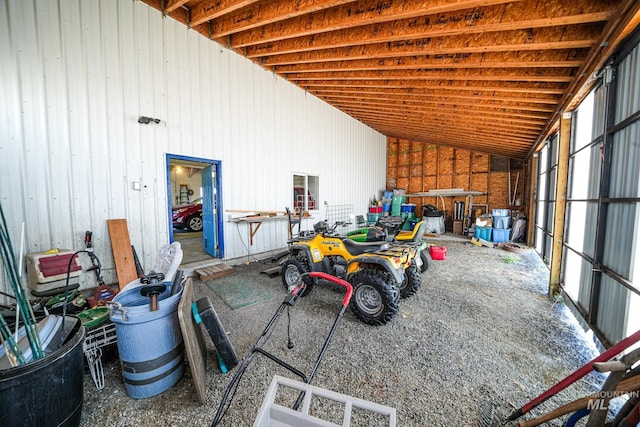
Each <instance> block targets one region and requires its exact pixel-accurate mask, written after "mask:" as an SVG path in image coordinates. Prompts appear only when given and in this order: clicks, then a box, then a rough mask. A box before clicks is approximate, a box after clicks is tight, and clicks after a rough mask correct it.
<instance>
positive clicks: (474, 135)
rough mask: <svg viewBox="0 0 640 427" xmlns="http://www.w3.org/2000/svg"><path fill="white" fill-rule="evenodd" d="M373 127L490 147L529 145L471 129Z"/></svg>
mask: <svg viewBox="0 0 640 427" xmlns="http://www.w3.org/2000/svg"><path fill="white" fill-rule="evenodd" d="M373 123H374V126H375V127H376V128H382V127H384V128H387V129H394V131H393V133H396V134H397V133H398V132H399V131H402V132H408V133H413V134H421V135H424V134H425V133H429V134H431V135H437V137H438V138H441V137H447V138H453V137H455V138H458V139H468V140H470V141H476V142H478V143H480V142H482V143H484V144H485V145H488V144H491V145H509V146H510V147H511V148H519V149H523V150H525V149H526V147H527V146H528V145H530V144H531V140H530V139H529V140H522V139H517V138H515V139H514V138H509V137H508V136H502V135H494V134H493V133H492V132H491V131H490V130H488V131H483V132H479V131H474V130H472V129H469V130H455V131H451V129H448V130H449V131H450V132H449V131H445V132H443V131H442V129H437V128H429V127H426V128H425V127H424V126H420V125H419V124H418V125H415V124H411V123H409V124H404V125H401V126H398V122H397V121H396V122H393V123H392V124H388V123H386V122H375V121H374V122H373Z"/></svg>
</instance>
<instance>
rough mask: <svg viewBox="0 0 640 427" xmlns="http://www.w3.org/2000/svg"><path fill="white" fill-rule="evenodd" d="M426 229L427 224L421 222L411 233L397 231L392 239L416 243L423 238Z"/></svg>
mask: <svg viewBox="0 0 640 427" xmlns="http://www.w3.org/2000/svg"><path fill="white" fill-rule="evenodd" d="M426 228H427V222H426V221H424V220H423V221H420V222H418V223H417V224H416V225H415V227H413V230H411V231H399V232H398V234H396V235H395V237H394V238H395V240H397V241H399V242H417V241H419V240H420V239H422V237H423V236H424V231H425V229H426Z"/></svg>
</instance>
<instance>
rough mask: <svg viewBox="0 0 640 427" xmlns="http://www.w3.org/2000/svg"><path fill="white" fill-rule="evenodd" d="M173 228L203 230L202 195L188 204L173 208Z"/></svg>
mask: <svg viewBox="0 0 640 427" xmlns="http://www.w3.org/2000/svg"><path fill="white" fill-rule="evenodd" d="M171 217H172V221H173V228H186V229H187V230H189V231H202V197H199V198H197V199H195V200H194V201H193V203H190V204H188V205H178V206H174V207H172V208H171Z"/></svg>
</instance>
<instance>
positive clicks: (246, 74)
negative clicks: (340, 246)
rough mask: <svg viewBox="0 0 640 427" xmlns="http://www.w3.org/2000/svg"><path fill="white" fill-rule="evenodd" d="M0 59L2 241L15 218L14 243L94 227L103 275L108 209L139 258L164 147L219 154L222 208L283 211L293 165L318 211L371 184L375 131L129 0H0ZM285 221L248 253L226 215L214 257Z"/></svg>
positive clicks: (378, 168)
mask: <svg viewBox="0 0 640 427" xmlns="http://www.w3.org/2000/svg"><path fill="white" fill-rule="evenodd" d="M0 57H1V58H2V60H0V95H2V99H1V100H0V113H1V116H0V137H1V138H0V154H1V155H0V168H1V170H2V172H3V178H2V181H0V200H1V201H2V205H3V208H4V209H5V212H6V214H7V217H8V220H9V222H10V227H11V230H12V238H13V239H14V240H16V241H17V240H18V239H19V236H18V235H19V230H20V225H21V223H22V222H23V221H24V222H25V223H26V234H27V245H26V247H27V252H36V251H42V250H47V249H50V248H53V247H59V248H69V249H80V248H82V247H83V241H82V239H83V236H84V232H85V230H92V231H93V232H94V240H95V250H96V253H97V254H98V256H99V257H100V258H101V260H102V263H103V267H104V268H105V279H106V280H107V281H115V273H114V271H113V260H112V257H111V247H110V241H109V238H108V232H107V227H106V220H107V219H109V218H126V219H127V220H128V225H129V234H130V235H131V241H132V244H133V245H134V246H135V247H136V251H137V252H138V255H139V257H140V258H141V260H142V263H143V266H145V267H147V268H148V266H150V265H152V263H153V261H154V259H155V256H156V253H157V250H158V248H159V247H160V246H161V245H162V244H165V243H167V242H168V238H169V237H168V235H169V226H170V224H169V218H168V217H167V203H168V200H167V194H166V191H167V188H166V164H165V158H166V154H167V153H170V154H176V155H184V156H192V157H198V158H203V159H212V160H218V161H221V162H222V175H221V176H220V177H219V178H220V179H221V181H222V195H223V200H222V204H223V209H260V210H284V208H285V206H290V205H291V202H292V200H291V197H292V194H291V187H292V182H291V176H292V173H294V172H298V173H305V174H310V175H317V176H319V177H320V196H319V202H320V206H321V207H322V206H323V204H322V202H324V201H325V200H326V201H327V202H329V203H331V204H340V203H346V202H348V203H353V204H354V206H355V208H356V210H357V211H358V212H360V213H365V212H366V209H367V206H368V199H369V197H370V195H371V194H374V193H376V192H378V191H379V190H381V189H383V188H384V185H385V170H386V138H385V136H384V135H382V134H380V133H378V132H376V131H374V130H372V129H370V128H368V127H366V126H364V125H363V124H362V123H360V122H358V121H356V120H354V119H352V118H350V117H348V116H347V115H345V114H344V113H342V112H340V111H338V110H336V109H334V108H332V107H330V106H329V105H327V104H325V103H324V102H322V101H320V100H319V99H317V98H315V97H313V96H311V95H309V94H306V93H305V92H304V91H302V90H300V89H299V88H296V87H295V86H293V85H291V84H290V83H288V82H286V81H284V80H282V79H281V78H279V77H277V76H275V75H274V74H272V73H270V72H267V71H265V70H263V69H261V68H260V67H258V66H256V65H254V64H252V63H251V62H250V61H248V60H246V59H245V58H243V57H241V56H239V55H237V54H235V53H234V52H232V51H229V50H227V49H224V48H222V47H221V46H220V45H218V44H216V43H214V42H212V41H210V40H208V39H206V38H205V37H203V36H201V35H200V34H198V33H196V32H194V31H191V30H189V29H188V28H187V27H185V26H184V25H183V24H180V23H178V22H176V21H174V20H173V19H170V18H163V16H162V14H161V13H160V12H158V11H156V10H154V9H152V8H150V7H148V6H147V5H145V4H143V3H141V2H137V1H132V0H117V1H112V0H104V1H82V0H60V1H38V0H25V1H22V0H7V1H0ZM139 116H148V117H153V118H158V119H160V120H161V122H160V123H159V124H148V125H141V124H139V123H138V122H137V119H138V117H139ZM134 182H139V183H140V184H141V185H142V189H141V191H137V190H134V189H133V187H132V185H133V183H134ZM223 214H224V212H223ZM322 215H323V212H319V213H318V214H317V216H316V219H321V218H322ZM286 230H287V226H286V222H285V221H274V222H271V223H265V224H263V225H262V226H261V228H260V230H259V231H258V233H257V234H256V239H255V241H254V245H253V246H252V247H250V248H246V247H245V245H248V230H247V226H246V225H245V224H240V225H236V224H234V223H230V222H228V221H225V223H224V231H223V232H224V238H225V258H226V259H230V258H237V257H242V256H245V255H247V252H248V251H250V252H251V253H252V254H255V253H258V252H264V251H269V250H273V249H278V248H281V247H284V246H285V241H286V236H287V232H286ZM91 279H92V278H87V280H91Z"/></svg>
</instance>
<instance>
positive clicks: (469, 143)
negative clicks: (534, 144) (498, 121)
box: [376, 128, 527, 160]
mask: <svg viewBox="0 0 640 427" xmlns="http://www.w3.org/2000/svg"><path fill="white" fill-rule="evenodd" d="M376 130H377V131H378V132H380V133H382V134H383V135H387V136H388V137H391V138H403V139H409V140H411V141H416V142H422V143H424V144H429V145H441V146H445V147H451V148H461V149H464V150H470V151H473V152H477V153H485V154H489V155H496V154H499V155H500V156H504V157H509V158H512V159H518V160H524V159H526V156H527V152H526V151H525V150H523V149H519V148H515V149H514V148H511V147H510V146H509V144H507V143H505V142H504V141H503V142H502V143H501V144H484V143H483V142H481V141H477V140H474V139H473V138H466V139H463V140H460V139H454V138H444V137H441V136H438V137H434V136H433V135H424V134H423V133H419V132H415V133H408V132H404V131H403V130H402V129H397V128H396V129H390V128H377V129H376Z"/></svg>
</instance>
